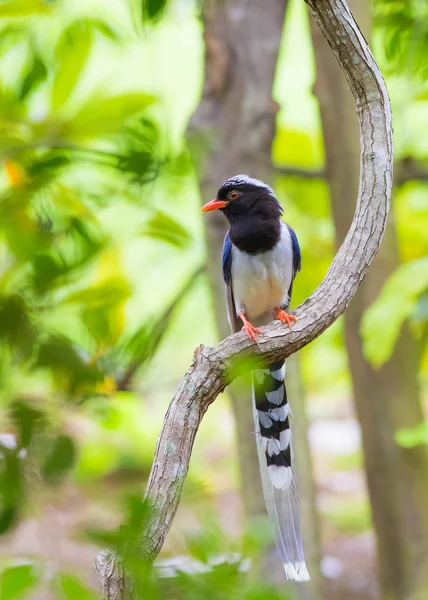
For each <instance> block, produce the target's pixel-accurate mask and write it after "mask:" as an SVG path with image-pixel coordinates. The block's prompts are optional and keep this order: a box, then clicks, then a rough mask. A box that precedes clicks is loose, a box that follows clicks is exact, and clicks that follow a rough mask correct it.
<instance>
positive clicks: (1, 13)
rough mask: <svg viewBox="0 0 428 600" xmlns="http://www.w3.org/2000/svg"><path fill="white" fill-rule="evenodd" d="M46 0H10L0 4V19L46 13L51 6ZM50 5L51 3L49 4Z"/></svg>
mask: <svg viewBox="0 0 428 600" xmlns="http://www.w3.org/2000/svg"><path fill="white" fill-rule="evenodd" d="M49 4H50V3H49V2H46V0H10V1H9V2H0V17H27V16H29V15H34V14H43V13H48V12H50V10H51V6H50V5H49ZM51 4H52V3H51Z"/></svg>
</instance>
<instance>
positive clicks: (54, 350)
mask: <svg viewBox="0 0 428 600" xmlns="http://www.w3.org/2000/svg"><path fill="white" fill-rule="evenodd" d="M85 358H86V357H84V355H83V353H82V352H81V351H80V349H79V348H75V347H74V346H73V345H72V343H71V341H70V340H68V339H67V338H66V337H64V336H59V335H58V336H51V337H49V338H48V339H47V340H46V341H45V342H43V343H42V344H40V346H39V348H38V352H37V355H36V357H35V359H34V367H35V368H42V369H48V370H49V371H51V372H52V374H53V376H54V378H55V379H57V380H58V383H59V384H60V385H61V387H62V389H63V390H67V391H69V392H70V393H73V392H77V391H82V392H83V391H85V390H86V388H89V391H90V390H92V388H93V387H94V386H95V384H96V383H97V382H99V381H102V380H103V379H104V374H103V373H102V372H101V370H100V369H99V368H98V366H97V365H96V364H93V363H91V362H89V360H85Z"/></svg>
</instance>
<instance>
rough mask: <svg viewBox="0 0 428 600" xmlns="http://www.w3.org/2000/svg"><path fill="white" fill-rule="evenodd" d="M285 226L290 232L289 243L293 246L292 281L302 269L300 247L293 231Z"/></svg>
mask: <svg viewBox="0 0 428 600" xmlns="http://www.w3.org/2000/svg"><path fill="white" fill-rule="evenodd" d="M286 225H287V227H288V231H289V232H290V237H291V243H292V245H293V279H294V277H296V274H297V272H298V271H300V270H301V268H302V255H301V253H300V246H299V242H298V240H297V235H296V232H295V231H294V229H292V228H291V227H290V225H288V224H287V223H286Z"/></svg>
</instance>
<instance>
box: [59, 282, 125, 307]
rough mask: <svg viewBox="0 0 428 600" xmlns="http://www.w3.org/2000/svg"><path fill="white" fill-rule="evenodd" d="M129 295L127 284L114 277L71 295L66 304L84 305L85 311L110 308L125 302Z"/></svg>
mask: <svg viewBox="0 0 428 600" xmlns="http://www.w3.org/2000/svg"><path fill="white" fill-rule="evenodd" d="M129 294H130V289H129V284H128V282H127V281H126V280H125V279H123V278H122V277H114V278H111V279H109V280H107V281H102V282H101V283H99V284H97V285H94V286H93V287H88V288H85V289H84V290H82V291H80V292H76V293H75V294H71V295H70V296H68V297H67V299H66V302H67V303H78V304H85V308H86V309H90V308H91V309H94V308H101V307H111V306H115V305H116V304H120V303H121V302H123V301H124V300H126V299H127V298H128V297H129Z"/></svg>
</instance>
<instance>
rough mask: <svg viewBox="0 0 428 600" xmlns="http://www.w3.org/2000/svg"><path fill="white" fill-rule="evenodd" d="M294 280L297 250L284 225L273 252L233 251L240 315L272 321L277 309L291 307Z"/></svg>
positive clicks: (236, 297) (236, 293) (238, 311)
mask: <svg viewBox="0 0 428 600" xmlns="http://www.w3.org/2000/svg"><path fill="white" fill-rule="evenodd" d="M292 277H293V251H292V243H291V238H290V234H289V231H288V229H287V227H286V225H285V224H282V228H281V237H280V239H279V241H278V243H277V245H276V246H275V248H273V250H269V251H268V252H262V253H260V254H254V255H250V254H247V253H246V252H242V251H241V250H239V249H238V248H236V247H233V248H232V289H233V297H234V300H235V307H236V312H237V314H239V313H240V312H242V311H243V312H244V313H245V315H246V317H247V318H248V319H249V320H250V321H251V320H253V321H255V322H256V323H259V324H262V322H263V323H264V322H269V321H271V320H272V317H273V313H274V310H275V308H277V307H280V306H281V305H287V304H288V302H289V298H288V290H289V288H290V284H291V281H292Z"/></svg>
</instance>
